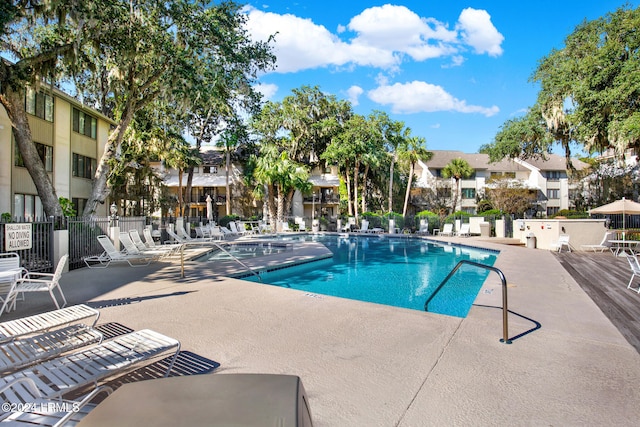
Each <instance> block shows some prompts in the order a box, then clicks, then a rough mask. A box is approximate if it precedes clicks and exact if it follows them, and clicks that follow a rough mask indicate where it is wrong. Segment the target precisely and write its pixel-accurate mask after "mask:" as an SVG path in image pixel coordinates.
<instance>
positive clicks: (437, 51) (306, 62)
mask: <svg viewBox="0 0 640 427" xmlns="http://www.w3.org/2000/svg"><path fill="white" fill-rule="evenodd" d="M244 10H245V12H246V13H247V15H248V20H247V30H248V32H249V34H251V35H252V37H253V39H254V40H260V41H266V40H268V38H269V37H270V36H274V38H275V41H274V42H273V47H274V49H273V53H274V54H275V55H276V57H277V68H276V70H275V71H276V72H279V73H287V72H296V71H300V70H304V69H313V68H319V67H341V68H343V69H347V70H350V69H352V67H353V66H371V67H376V68H381V69H384V70H388V71H389V70H391V71H394V70H397V69H398V67H399V66H400V65H401V63H402V61H403V60H405V58H407V57H409V58H411V59H413V60H414V61H425V60H428V59H432V58H440V57H451V64H452V65H460V64H462V62H463V59H464V58H463V57H462V56H461V52H464V51H465V50H466V49H465V47H466V46H469V47H471V48H472V49H473V51H474V52H475V53H478V54H485V53H486V54H488V55H491V56H497V55H500V54H501V53H502V48H501V46H500V44H501V43H502V41H503V39H504V37H503V36H502V34H500V33H499V32H498V30H497V29H496V28H495V27H494V26H493V24H492V23H491V17H490V15H489V14H488V13H487V12H486V11H484V10H476V9H471V8H467V9H465V10H463V11H462V13H461V14H460V18H459V22H458V23H457V24H456V27H455V28H454V29H452V30H450V29H448V27H447V25H446V24H444V23H442V22H440V21H438V20H437V19H435V18H425V17H421V16H419V15H418V14H416V13H415V12H413V11H411V10H410V9H408V8H406V7H405V6H395V5H390V4H386V5H384V6H376V7H370V8H368V9H365V10H363V11H362V13H360V14H359V15H356V16H354V17H353V18H352V19H351V20H350V22H349V24H348V25H347V26H346V27H345V26H343V25H339V26H338V27H337V29H336V32H335V34H334V33H332V32H331V31H329V30H327V28H325V27H324V26H322V25H318V24H316V23H314V22H313V21H312V20H310V19H303V18H300V17H297V16H295V15H292V14H284V15H280V14H277V13H271V12H264V11H261V10H258V9H256V8H253V7H251V6H249V7H246V8H245V9H244ZM338 35H340V36H338ZM350 35H352V38H351V39H349V38H348V37H349V36H350Z"/></svg>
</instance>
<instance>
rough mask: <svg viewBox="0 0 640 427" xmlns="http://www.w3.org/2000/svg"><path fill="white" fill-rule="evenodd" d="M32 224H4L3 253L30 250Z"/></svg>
mask: <svg viewBox="0 0 640 427" xmlns="http://www.w3.org/2000/svg"><path fill="white" fill-rule="evenodd" d="M31 230H32V224H30V223H26V224H5V225H4V241H5V245H4V246H5V248H4V250H5V251H17V250H20V249H31V246H32V244H33V243H32V234H31Z"/></svg>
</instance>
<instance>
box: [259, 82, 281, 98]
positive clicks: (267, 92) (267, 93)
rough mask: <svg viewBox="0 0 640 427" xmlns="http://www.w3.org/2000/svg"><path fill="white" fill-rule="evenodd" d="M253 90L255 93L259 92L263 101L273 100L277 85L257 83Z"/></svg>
mask: <svg viewBox="0 0 640 427" xmlns="http://www.w3.org/2000/svg"><path fill="white" fill-rule="evenodd" d="M254 89H255V90H256V91H257V92H260V93H261V94H262V96H264V98H265V99H267V100H269V99H271V98H273V95H275V94H276V92H278V85H274V84H270V83H259V84H257V85H255V86H254Z"/></svg>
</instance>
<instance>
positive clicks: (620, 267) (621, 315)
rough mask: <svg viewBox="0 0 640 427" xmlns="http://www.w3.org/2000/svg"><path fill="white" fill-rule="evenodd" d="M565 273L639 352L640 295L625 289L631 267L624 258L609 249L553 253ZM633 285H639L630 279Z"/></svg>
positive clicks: (639, 283)
mask: <svg viewBox="0 0 640 427" xmlns="http://www.w3.org/2000/svg"><path fill="white" fill-rule="evenodd" d="M556 256H557V257H558V260H559V261H560V263H561V264H562V266H563V267H564V268H565V270H567V272H568V273H569V274H570V275H571V276H572V277H573V278H574V280H575V281H576V282H578V284H579V285H580V286H581V287H582V289H584V291H585V292H586V293H587V295H589V296H590V297H591V299H592V300H593V301H594V302H595V303H596V305H597V306H598V307H600V310H602V312H603V313H604V314H605V315H606V316H607V317H608V318H609V320H611V322H612V323H613V324H614V325H615V326H616V327H617V328H618V330H619V331H620V332H621V333H622V335H623V336H624V337H625V338H626V339H627V341H629V343H630V344H631V345H632V346H634V347H635V348H636V350H638V352H639V353H640V294H638V293H637V292H635V291H632V290H630V289H627V285H628V283H629V279H630V278H631V274H632V273H631V268H630V267H629V262H628V261H627V259H626V258H625V257H615V256H613V255H612V254H611V252H609V251H607V252H603V253H593V252H571V253H568V252H563V253H559V254H556ZM632 286H633V287H635V288H636V289H637V288H638V286H640V278H638V277H636V278H634V281H633V284H632Z"/></svg>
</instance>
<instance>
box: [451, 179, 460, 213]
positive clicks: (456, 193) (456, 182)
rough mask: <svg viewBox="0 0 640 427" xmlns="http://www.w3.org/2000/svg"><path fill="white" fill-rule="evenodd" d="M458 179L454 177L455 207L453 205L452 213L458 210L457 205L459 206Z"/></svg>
mask: <svg viewBox="0 0 640 427" xmlns="http://www.w3.org/2000/svg"><path fill="white" fill-rule="evenodd" d="M458 181H459V180H458V179H456V178H454V179H453V183H454V186H455V188H454V189H453V190H452V193H453V197H452V198H453V207H452V211H451V213H454V212H455V211H456V206H458Z"/></svg>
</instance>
